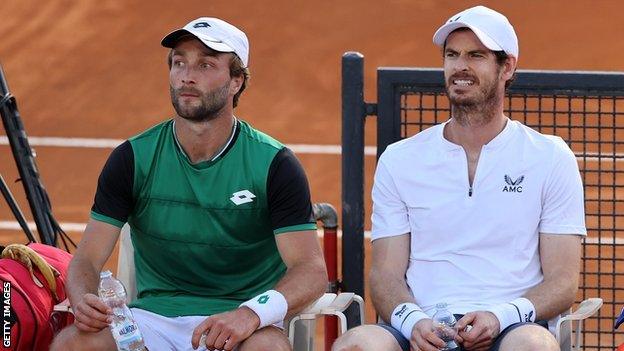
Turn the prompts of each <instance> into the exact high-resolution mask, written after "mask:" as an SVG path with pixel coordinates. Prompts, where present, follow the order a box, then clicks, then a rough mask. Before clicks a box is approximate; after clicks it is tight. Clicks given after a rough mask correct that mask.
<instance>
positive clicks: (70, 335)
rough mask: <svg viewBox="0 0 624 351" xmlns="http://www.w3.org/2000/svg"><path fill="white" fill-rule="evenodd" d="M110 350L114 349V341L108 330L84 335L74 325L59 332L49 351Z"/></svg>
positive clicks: (84, 333)
mask: <svg viewBox="0 0 624 351" xmlns="http://www.w3.org/2000/svg"><path fill="white" fill-rule="evenodd" d="M112 349H115V341H114V340H113V336H112V335H111V333H110V331H109V329H108V328H106V329H104V330H102V331H100V332H98V333H86V332H82V331H80V330H78V328H76V327H75V326H74V325H70V326H68V327H67V328H65V329H63V330H61V331H60V333H58V335H57V336H56V337H55V338H54V340H53V341H52V345H50V351H67V350H72V351H75V350H76V351H80V350H112Z"/></svg>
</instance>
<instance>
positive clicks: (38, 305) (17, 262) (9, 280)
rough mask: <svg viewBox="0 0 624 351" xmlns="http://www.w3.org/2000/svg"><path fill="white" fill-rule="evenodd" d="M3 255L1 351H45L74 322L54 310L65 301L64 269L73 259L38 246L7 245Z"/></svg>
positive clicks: (0, 275)
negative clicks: (59, 332)
mask: <svg viewBox="0 0 624 351" xmlns="http://www.w3.org/2000/svg"><path fill="white" fill-rule="evenodd" d="M9 249H10V250H9ZM2 256H3V257H4V258H2V259H0V282H1V284H2V285H1V286H2V322H3V325H2V347H0V350H18V351H26V350H28V351H30V350H34V351H47V350H49V348H50V343H51V342H52V338H53V337H54V336H55V335H56V333H58V331H59V330H61V329H62V328H64V327H65V326H67V325H69V324H71V323H73V315H71V313H65V312H55V311H53V309H54V305H56V304H57V303H59V302H61V301H63V300H64V299H65V298H66V295H65V281H66V278H67V266H68V265H69V261H70V260H71V257H72V256H71V254H69V253H67V252H66V251H63V250H61V249H58V248H56V247H53V246H49V245H44V244H38V243H34V244H29V245H28V246H24V245H9V246H7V247H6V249H4V251H3V255H2ZM29 266H30V269H29ZM31 272H32V273H31ZM50 272H52V273H50ZM53 285H56V288H54V286H53Z"/></svg>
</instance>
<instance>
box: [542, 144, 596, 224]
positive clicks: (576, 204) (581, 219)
mask: <svg viewBox="0 0 624 351" xmlns="http://www.w3.org/2000/svg"><path fill="white" fill-rule="evenodd" d="M555 152H556V154H555V155H554V157H553V162H552V167H553V168H552V171H551V174H550V175H549V177H548V179H547V181H546V183H545V188H544V192H543V195H542V215H541V218H540V224H539V231H540V233H546V234H577V235H587V230H586V228H585V202H584V199H583V182H582V180H581V174H580V172H579V168H578V163H577V162H576V157H575V156H574V153H573V152H572V150H570V148H569V147H568V146H567V144H565V142H564V141H563V140H561V139H559V140H558V146H557V150H555Z"/></svg>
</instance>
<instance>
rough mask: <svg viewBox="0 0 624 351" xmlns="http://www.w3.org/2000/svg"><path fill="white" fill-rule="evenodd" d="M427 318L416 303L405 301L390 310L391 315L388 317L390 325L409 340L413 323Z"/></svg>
mask: <svg viewBox="0 0 624 351" xmlns="http://www.w3.org/2000/svg"><path fill="white" fill-rule="evenodd" d="M425 318H429V316H428V315H427V314H426V313H425V312H423V311H422V309H421V308H420V307H418V305H417V304H415V303H411V302H405V303H401V304H399V305H398V306H397V307H395V309H394V311H392V317H391V318H390V325H392V327H393V328H394V329H396V330H398V331H400V332H401V334H403V336H404V337H405V338H406V339H407V340H410V339H411V338H412V330H413V329H414V325H416V323H418V321H420V320H421V319H425Z"/></svg>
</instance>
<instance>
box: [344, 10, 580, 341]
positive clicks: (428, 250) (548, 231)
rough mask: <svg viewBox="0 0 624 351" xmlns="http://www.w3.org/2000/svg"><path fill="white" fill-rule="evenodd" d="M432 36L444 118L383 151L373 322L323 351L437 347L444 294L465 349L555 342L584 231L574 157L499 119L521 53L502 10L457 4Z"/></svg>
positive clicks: (553, 140)
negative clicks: (438, 55) (445, 102)
mask: <svg viewBox="0 0 624 351" xmlns="http://www.w3.org/2000/svg"><path fill="white" fill-rule="evenodd" d="M433 41H434V43H435V44H436V45H438V46H440V47H441V48H442V52H443V58H444V77H445V83H446V91H447V96H448V98H449V101H450V104H451V118H450V119H449V120H448V121H447V122H445V123H442V124H440V125H437V126H435V127H432V128H430V129H427V130H425V131H423V132H421V133H419V134H417V135H415V136H413V137H411V138H408V139H405V140H402V141H399V142H397V143H395V144H393V145H390V146H389V147H388V148H387V150H386V151H385V152H384V153H383V155H382V156H381V157H380V159H379V162H378V165H377V171H376V174H375V183H374V186H373V194H372V195H373V216H372V220H373V234H372V240H373V243H372V248H373V252H372V255H373V263H372V269H371V272H370V284H371V295H372V299H373V303H374V305H375V308H376V310H377V312H378V313H379V315H380V317H381V319H382V322H381V323H379V324H377V325H367V326H362V327H358V328H355V329H352V330H350V331H349V332H347V333H346V334H345V335H343V336H342V337H341V338H340V339H339V340H338V341H337V342H336V343H335V344H334V348H333V349H334V350H335V351H337V350H340V351H344V350H396V351H399V350H407V351H409V350H412V351H420V350H422V351H435V350H438V349H440V348H443V347H445V343H444V342H443V341H442V339H440V337H439V336H438V335H436V333H435V332H434V331H433V324H432V319H431V316H432V315H433V314H434V312H435V306H436V304H437V303H442V302H443V303H447V304H448V309H449V310H450V312H452V313H453V314H455V315H456V316H458V319H459V320H458V322H457V330H459V333H458V334H457V335H456V336H455V340H456V341H457V343H458V344H459V345H460V347H461V349H462V350H479V351H481V350H559V347H558V345H557V342H556V340H555V338H554V336H553V334H551V332H549V330H548V329H547V328H548V327H549V326H550V328H551V330H552V328H553V327H554V323H556V321H557V319H558V318H559V315H560V314H561V313H562V312H564V311H566V310H567V309H569V308H570V306H571V305H572V303H573V302H574V299H575V297H576V291H577V286H578V275H579V267H580V252H581V238H582V237H583V236H584V235H586V229H585V221H584V203H583V186H582V183H581V177H580V173H579V170H578V165H577V162H576V158H575V157H574V154H573V153H572V151H571V150H570V148H569V147H568V146H567V145H566V144H565V142H564V141H563V140H562V139H561V138H559V137H554V136H549V135H543V134H540V133H538V132H536V131H534V130H532V129H530V128H528V127H526V126H524V125H522V124H521V123H519V122H517V121H512V120H510V119H509V118H507V117H506V116H505V115H504V113H503V106H504V95H505V89H506V87H507V86H508V85H509V84H510V83H511V81H512V80H513V78H514V72H515V70H516V64H517V61H518V56H519V55H518V53H519V50H518V40H517V37H516V34H515V31H514V29H513V27H512V25H511V24H510V23H509V21H508V20H507V18H506V17H505V16H503V15H502V14H500V13H498V12H496V11H493V10H491V9H489V8H486V7H483V6H477V7H473V8H470V9H467V10H465V11H462V12H460V13H458V14H456V15H454V16H453V17H451V18H450V19H449V20H448V21H447V22H446V23H445V24H444V25H443V26H442V27H440V28H439V29H438V31H437V32H436V33H435V35H434V38H433ZM458 349H459V348H458Z"/></svg>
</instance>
